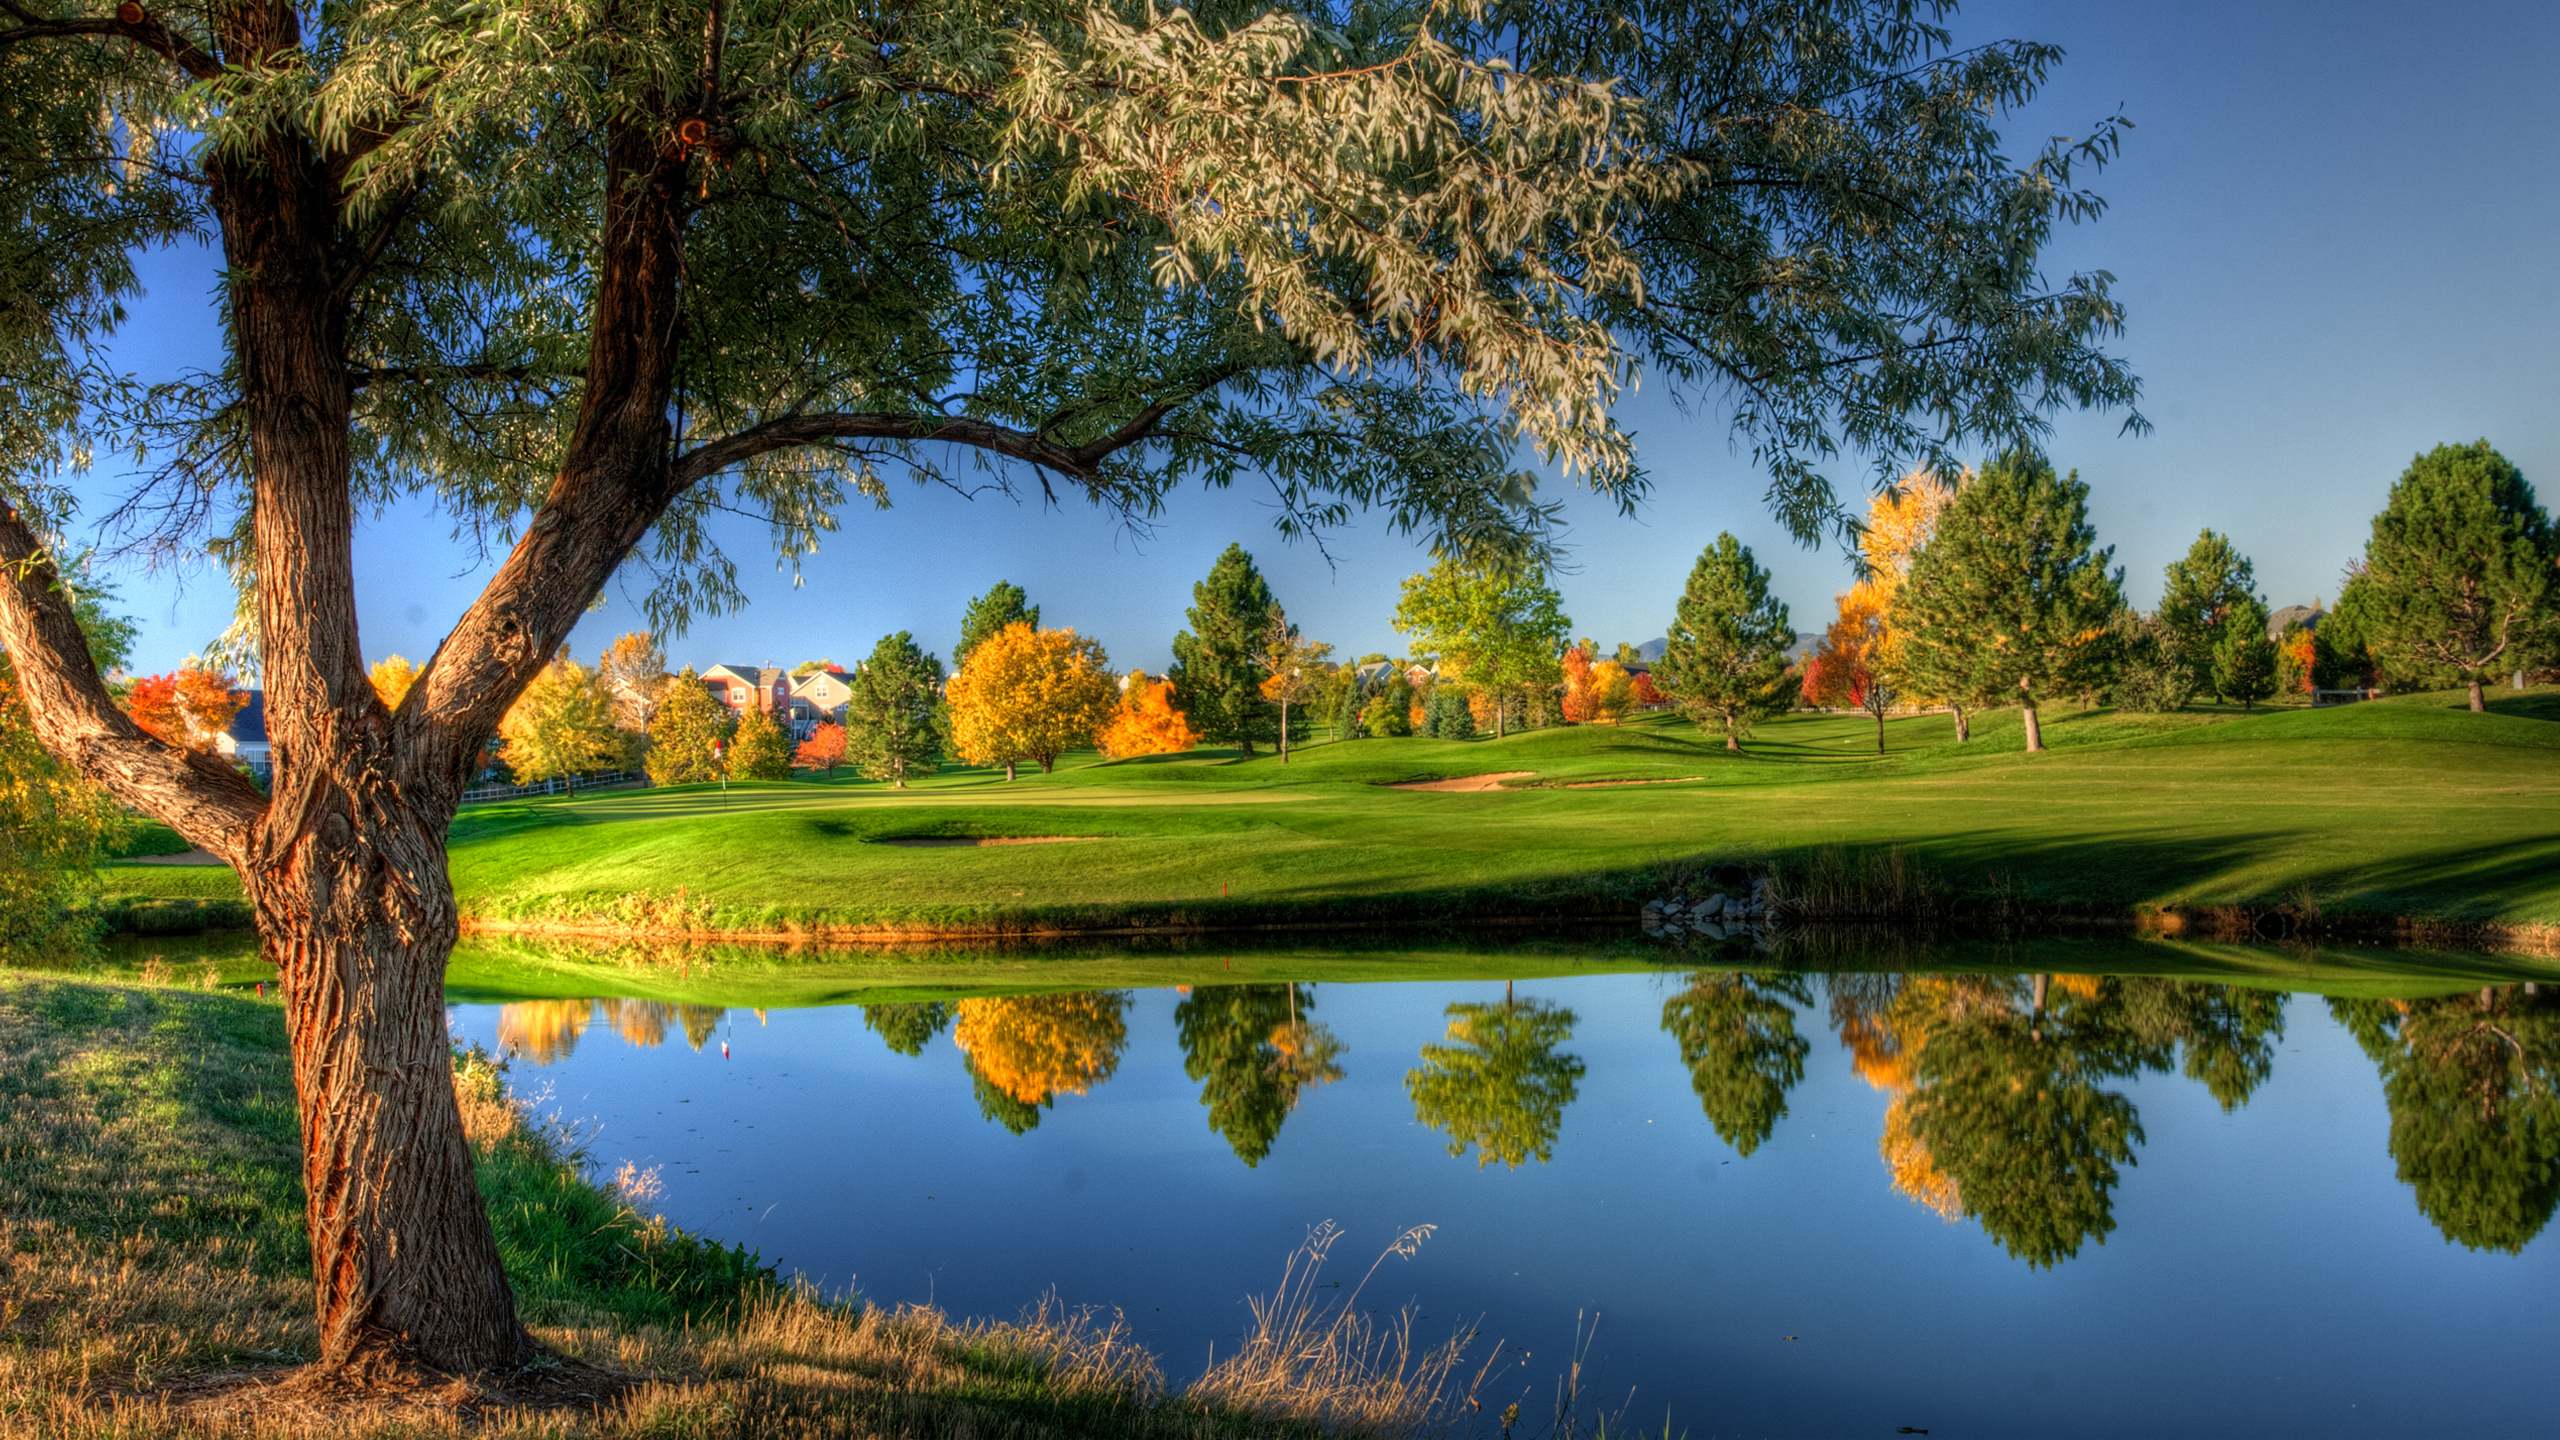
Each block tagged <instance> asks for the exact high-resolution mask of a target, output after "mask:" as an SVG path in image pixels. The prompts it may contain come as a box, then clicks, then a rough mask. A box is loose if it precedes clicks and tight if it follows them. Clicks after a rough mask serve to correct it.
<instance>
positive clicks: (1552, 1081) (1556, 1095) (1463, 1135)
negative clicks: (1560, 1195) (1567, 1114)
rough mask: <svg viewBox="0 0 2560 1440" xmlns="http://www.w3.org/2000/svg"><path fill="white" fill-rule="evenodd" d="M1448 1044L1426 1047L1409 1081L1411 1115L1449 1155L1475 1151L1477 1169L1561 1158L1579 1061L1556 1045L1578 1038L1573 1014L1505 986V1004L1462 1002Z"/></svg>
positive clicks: (1453, 1012)
mask: <svg viewBox="0 0 2560 1440" xmlns="http://www.w3.org/2000/svg"><path fill="white" fill-rule="evenodd" d="M1443 1013H1444V1014H1446V1015H1447V1016H1448V1017H1449V1034H1448V1040H1449V1043H1448V1044H1446V1045H1425V1046H1423V1047H1422V1064H1421V1066H1420V1068H1418V1069H1413V1070H1408V1071H1406V1072H1405V1076H1404V1088H1405V1093H1406V1094H1407V1095H1409V1096H1411V1097H1412V1098H1413V1117H1414V1118H1415V1119H1416V1120H1419V1121H1421V1122H1422V1123H1423V1124H1425V1125H1428V1126H1430V1127H1431V1128H1432V1129H1434V1130H1437V1131H1439V1132H1440V1133H1442V1134H1444V1135H1446V1136H1448V1137H1449V1153H1450V1154H1452V1155H1464V1154H1466V1153H1467V1147H1468V1146H1470V1145H1472V1146H1474V1147H1475V1150H1476V1168H1478V1169H1482V1168H1484V1167H1485V1166H1486V1165H1489V1164H1491V1163H1492V1162H1494V1161H1496V1160H1499V1161H1501V1162H1502V1163H1503V1164H1505V1165H1507V1166H1510V1167H1512V1168H1513V1169H1517V1168H1519V1167H1520V1166H1521V1165H1523V1164H1525V1163H1527V1162H1528V1161H1529V1160H1530V1159H1531V1158H1532V1157H1535V1158H1536V1159H1537V1161H1538V1162H1539V1163H1540V1164H1545V1163H1546V1162H1547V1161H1548V1160H1549V1159H1551V1158H1553V1156H1554V1154H1555V1143H1556V1134H1557V1132H1558V1131H1559V1130H1560V1129H1562V1128H1563V1125H1564V1111H1565V1107H1566V1106H1568V1105H1570V1104H1572V1103H1573V1098H1574V1096H1575V1095H1576V1094H1577V1093H1579V1092H1580V1089H1581V1080H1582V1071H1583V1065H1582V1061H1581V1059H1580V1057H1578V1056H1573V1055H1565V1054H1559V1053H1558V1052H1557V1049H1556V1047H1557V1046H1559V1045H1562V1044H1563V1043H1564V1042H1566V1041H1567V1040H1570V1039H1572V1038H1573V1026H1574V1020H1575V1016H1574V1013H1573V1012H1572V1011H1571V1010H1568V1009H1566V1008H1564V1007H1563V1006H1561V1005H1554V1004H1550V1003H1548V1002H1546V1001H1544V1000H1519V999H1515V998H1513V996H1512V993H1511V987H1510V985H1508V984H1505V985H1504V986H1503V987H1502V1003H1501V1004H1499V1005H1478V1004H1457V1005H1451V1006H1450V1007H1449V1008H1448V1009H1447V1010H1446V1011H1444V1012H1443Z"/></svg>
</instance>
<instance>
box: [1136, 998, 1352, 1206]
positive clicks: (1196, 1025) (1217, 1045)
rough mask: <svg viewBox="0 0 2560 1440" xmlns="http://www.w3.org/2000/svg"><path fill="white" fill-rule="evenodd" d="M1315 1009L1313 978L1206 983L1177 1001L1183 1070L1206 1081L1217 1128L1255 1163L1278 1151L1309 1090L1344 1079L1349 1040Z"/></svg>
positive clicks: (1204, 1099)
mask: <svg viewBox="0 0 2560 1440" xmlns="http://www.w3.org/2000/svg"><path fill="white" fill-rule="evenodd" d="M1314 1008H1315V987H1314V986H1312V985H1206V986H1202V987H1200V988H1198V989H1196V990H1193V991H1191V993H1190V994H1188V995H1187V996H1185V997H1184V999H1183V1000H1182V1002H1181V1003H1180V1004H1178V1005H1176V1006H1174V1008H1173V1021H1174V1028H1175V1029H1176V1030H1177V1031H1178V1032H1179V1033H1180V1035H1181V1038H1182V1072H1183V1073H1184V1074H1185V1075H1188V1076H1190V1077H1191V1078H1192V1079H1194V1080H1198V1081H1201V1082H1202V1084H1201V1087H1200V1103H1201V1104H1202V1105H1203V1106H1205V1107H1207V1109H1208V1112H1209V1128H1210V1129H1212V1130H1215V1131H1217V1132H1218V1134H1220V1135H1221V1136H1223V1137H1225V1139H1226V1142H1227V1148H1229V1149H1231V1150H1233V1151H1235V1154H1236V1158H1237V1159H1239V1160H1242V1161H1243V1162H1244V1163H1245V1165H1246V1166H1247V1167H1248V1168H1250V1167H1253V1166H1256V1165H1259V1164H1261V1163H1262V1160H1263V1157H1264V1156H1267V1155H1269V1154H1270V1153H1271V1147H1272V1144H1273V1143H1274V1142H1275V1141H1277V1140H1278V1139H1279V1138H1280V1126H1281V1124H1282V1122H1284V1121H1286V1120H1287V1119H1288V1118H1289V1112H1290V1111H1292V1110H1295V1109H1296V1108H1297V1106H1298V1098H1299V1096H1300V1094H1301V1093H1302V1092H1303V1091H1304V1090H1306V1089H1308V1088H1309V1087H1312V1086H1318V1085H1329V1084H1331V1083H1333V1082H1334V1081H1336V1080H1339V1079H1341V1078H1342V1067H1341V1065H1340V1064H1339V1063H1337V1061H1338V1058H1339V1057H1340V1055H1341V1054H1342V1051H1343V1047H1342V1044H1341V1042H1340V1041H1338V1040H1336V1039H1335V1038H1334V1036H1333V1032H1331V1031H1330V1030H1327V1029H1326V1028H1325V1027H1324V1026H1322V1025H1319V1024H1316V1023H1315V1022H1314V1021H1311V1020H1308V1019H1306V1018H1305V1015H1306V1012H1308V1011H1311V1010H1313V1009H1314Z"/></svg>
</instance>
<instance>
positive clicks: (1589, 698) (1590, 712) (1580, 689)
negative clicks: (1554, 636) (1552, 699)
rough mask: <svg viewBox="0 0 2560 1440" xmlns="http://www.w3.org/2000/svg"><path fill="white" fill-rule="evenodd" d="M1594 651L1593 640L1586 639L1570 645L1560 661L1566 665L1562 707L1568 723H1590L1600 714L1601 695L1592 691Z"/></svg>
mask: <svg viewBox="0 0 2560 1440" xmlns="http://www.w3.org/2000/svg"><path fill="white" fill-rule="evenodd" d="M1593 653H1594V647H1593V646H1592V644H1591V642H1590V641H1588V640H1584V641H1582V642H1580V643H1579V644H1575V645H1572V646H1568V647H1567V648H1566V650H1565V652H1564V659H1563V660H1562V661H1561V662H1559V663H1560V664H1562V665H1563V666H1564V703H1563V704H1562V706H1561V707H1560V708H1561V709H1562V710H1563V711H1564V718H1565V722H1566V723H1567V724H1570V725H1588V724H1590V723H1591V722H1592V721H1593V720H1596V719H1598V718H1599V716H1600V701H1599V697H1598V696H1596V695H1594V694H1593V693H1592V664H1591V657H1592V655H1593Z"/></svg>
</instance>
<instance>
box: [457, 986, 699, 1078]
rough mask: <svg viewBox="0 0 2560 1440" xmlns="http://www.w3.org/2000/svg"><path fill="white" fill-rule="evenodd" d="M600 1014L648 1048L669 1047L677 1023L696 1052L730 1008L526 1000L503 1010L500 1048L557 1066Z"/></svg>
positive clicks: (658, 1002)
mask: <svg viewBox="0 0 2560 1440" xmlns="http://www.w3.org/2000/svg"><path fill="white" fill-rule="evenodd" d="M599 1012H601V1013H602V1015H603V1017H604V1022H605V1025H606V1026H607V1028H609V1029H611V1030H612V1031H613V1033H615V1034H616V1035H619V1036H621V1037H622V1038H623V1039H625V1040H627V1041H629V1042H631V1043H632V1044H634V1045H638V1046H641V1047H643V1048H644V1049H645V1048H651V1047H655V1046H659V1045H664V1044H665V1043H667V1026H668V1024H669V1023H670V1022H673V1023H674V1024H675V1025H676V1026H678V1027H679V1028H681V1029H682V1030H683V1031H684V1038H685V1043H686V1044H688V1045H691V1046H692V1047H693V1048H694V1049H695V1050H697V1051H698V1050H700V1049H701V1048H702V1046H703V1042H705V1041H707V1040H709V1039H710V1038H711V1037H712V1036H713V1035H715V1034H718V1033H719V1030H720V1017H721V1016H723V1015H726V1014H728V1013H729V1012H728V1008H727V1007H726V1006H720V1005H682V1004H670V1003H668V1002H666V1001H663V1000H626V999H618V998H616V999H604V1000H524V1001H519V1002H517V1003H516V1004H513V1005H509V1006H507V1007H506V1008H505V1009H504V1010H502V1011H500V1012H499V1018H498V1046H499V1049H500V1050H502V1051H503V1052H505V1053H506V1054H508V1055H510V1056H514V1057H517V1058H521V1059H525V1060H530V1061H532V1062H533V1063H534V1064H536V1065H553V1064H557V1063H559V1062H560V1061H562V1060H566V1059H568V1058H569V1057H570V1056H571V1055H574V1054H576V1053H577V1050H578V1037H580V1036H582V1035H584V1034H585V1033H586V1031H587V1027H588V1026H589V1025H590V1024H593V1023H594V1021H595V1019H596V1016H597V1015H598V1013H599Z"/></svg>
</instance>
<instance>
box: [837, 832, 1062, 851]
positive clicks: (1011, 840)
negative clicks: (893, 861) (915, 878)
mask: <svg viewBox="0 0 2560 1440" xmlns="http://www.w3.org/2000/svg"><path fill="white" fill-rule="evenodd" d="M1106 838H1108V837H1106V836H1101V835H986V836H971V835H907V836H901V837H900V838H898V839H895V840H874V841H872V842H871V843H872V844H874V845H896V846H898V847H900V848H902V849H907V850H958V849H963V848H970V847H975V846H979V845H1057V844H1063V843H1064V842H1066V841H1069V840H1101V839H1106Z"/></svg>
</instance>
